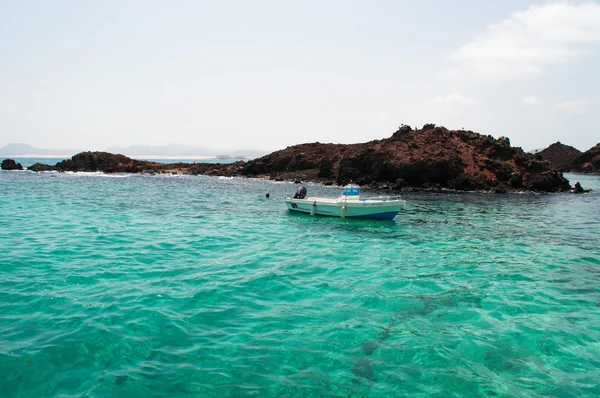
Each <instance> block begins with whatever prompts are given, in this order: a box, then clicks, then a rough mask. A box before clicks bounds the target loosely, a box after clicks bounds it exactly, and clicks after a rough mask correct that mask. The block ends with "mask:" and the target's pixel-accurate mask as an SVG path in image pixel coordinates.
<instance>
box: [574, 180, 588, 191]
mask: <svg viewBox="0 0 600 398" xmlns="http://www.w3.org/2000/svg"><path fill="white" fill-rule="evenodd" d="M571 192H572V193H586V192H590V190H589V189H583V187H582V186H581V184H580V183H579V181H577V182H576V183H575V187H574V188H573V190H572V191H571Z"/></svg>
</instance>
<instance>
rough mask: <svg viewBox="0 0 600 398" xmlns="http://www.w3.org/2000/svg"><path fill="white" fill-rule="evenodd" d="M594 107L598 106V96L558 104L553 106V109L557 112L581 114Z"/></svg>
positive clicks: (599, 100) (599, 101)
mask: <svg viewBox="0 0 600 398" xmlns="http://www.w3.org/2000/svg"><path fill="white" fill-rule="evenodd" d="M594 106H600V96H596V97H589V98H580V99H576V100H570V101H562V102H558V103H556V104H555V105H554V108H555V109H557V110H559V111H564V112H569V113H575V114H583V113H586V112H587V111H588V110H589V108H591V107H594Z"/></svg>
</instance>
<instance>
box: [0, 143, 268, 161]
mask: <svg viewBox="0 0 600 398" xmlns="http://www.w3.org/2000/svg"><path fill="white" fill-rule="evenodd" d="M79 152H81V150H74V149H43V148H36V147H34V146H31V145H28V144H8V145H6V146H5V147H3V148H0V157H41V158H44V157H55V158H69V157H71V156H73V155H74V154H77V153H79ZM104 152H108V153H119V154H123V155H126V156H129V157H132V158H144V159H191V158H196V159H214V158H216V159H254V158H257V157H259V156H263V155H266V154H267V153H268V152H267V151H261V150H256V149H247V150H236V151H227V150H222V149H213V148H208V147H203V146H197V145H186V144H177V143H171V144H169V145H161V146H152V145H131V146H128V147H110V148H108V149H106V150H105V151H104Z"/></svg>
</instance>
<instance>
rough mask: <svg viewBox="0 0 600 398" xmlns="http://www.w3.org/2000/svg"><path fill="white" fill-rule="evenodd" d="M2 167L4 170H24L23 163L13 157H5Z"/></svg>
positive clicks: (0, 166)
mask: <svg viewBox="0 0 600 398" xmlns="http://www.w3.org/2000/svg"><path fill="white" fill-rule="evenodd" d="M0 168H1V169H2V170H23V166H22V165H21V163H17V162H15V161H14V160H13V159H4V160H3V161H2V164H1V165H0Z"/></svg>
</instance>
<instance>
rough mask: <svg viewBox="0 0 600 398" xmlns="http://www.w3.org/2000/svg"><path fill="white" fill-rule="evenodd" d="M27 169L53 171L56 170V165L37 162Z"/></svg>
mask: <svg viewBox="0 0 600 398" xmlns="http://www.w3.org/2000/svg"><path fill="white" fill-rule="evenodd" d="M27 170H31V171H52V170H56V167H55V166H50V165H47V164H43V163H36V164H34V165H31V166H29V167H28V168H27Z"/></svg>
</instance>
